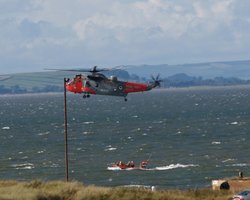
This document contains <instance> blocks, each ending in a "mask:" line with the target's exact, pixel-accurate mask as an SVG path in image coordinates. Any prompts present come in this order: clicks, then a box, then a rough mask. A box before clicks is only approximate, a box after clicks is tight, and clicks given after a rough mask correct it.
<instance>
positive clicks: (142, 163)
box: [140, 161, 148, 169]
mask: <svg viewBox="0 0 250 200" xmlns="http://www.w3.org/2000/svg"><path fill="white" fill-rule="evenodd" d="M147 164H148V161H142V162H141V163H140V168H143V169H145V168H146V167H147Z"/></svg>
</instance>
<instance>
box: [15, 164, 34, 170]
mask: <svg viewBox="0 0 250 200" xmlns="http://www.w3.org/2000/svg"><path fill="white" fill-rule="evenodd" d="M11 167H13V168H15V169H33V168H35V166H34V164H32V163H22V164H13V165H11Z"/></svg>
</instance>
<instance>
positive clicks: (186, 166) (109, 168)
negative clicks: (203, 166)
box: [107, 163, 199, 171]
mask: <svg viewBox="0 0 250 200" xmlns="http://www.w3.org/2000/svg"><path fill="white" fill-rule="evenodd" d="M189 167H199V165H194V164H187V165H183V164H179V163H177V164H170V165H167V166H159V167H154V168H145V169H144V168H138V167H135V168H127V169H121V168H120V167H107V170H111V171H120V170H126V171H131V170H143V171H164V170H171V169H177V168H189Z"/></svg>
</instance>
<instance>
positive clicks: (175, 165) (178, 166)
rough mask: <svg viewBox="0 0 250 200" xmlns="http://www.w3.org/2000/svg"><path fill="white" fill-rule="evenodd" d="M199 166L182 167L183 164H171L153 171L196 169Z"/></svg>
mask: <svg viewBox="0 0 250 200" xmlns="http://www.w3.org/2000/svg"><path fill="white" fill-rule="evenodd" d="M198 166H199V165H194V164H188V165H183V164H179V163H177V164H171V165H167V166H162V167H156V168H155V170H170V169H176V168H187V167H198Z"/></svg>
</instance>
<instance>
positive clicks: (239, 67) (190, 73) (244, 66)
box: [0, 61, 250, 94]
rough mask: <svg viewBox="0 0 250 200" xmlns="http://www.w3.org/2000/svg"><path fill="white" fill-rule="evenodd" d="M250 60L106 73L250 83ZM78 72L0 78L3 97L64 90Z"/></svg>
mask: <svg viewBox="0 0 250 200" xmlns="http://www.w3.org/2000/svg"><path fill="white" fill-rule="evenodd" d="M249 66H250V61H233V62H216V63H198V64H185V65H172V66H171V65H141V66H126V67H125V69H126V71H125V70H115V71H112V72H106V76H111V75H115V76H117V77H118V78H119V79H120V80H125V81H126V80H127V81H135V82H144V83H145V82H150V81H152V79H151V78H150V75H154V76H156V75H157V74H158V73H159V74H160V79H161V80H162V84H161V85H162V86H163V87H189V86H203V85H204V86H205V85H210V86H223V85H239V84H250V81H249V80H248V79H250V67H249ZM74 76H75V73H73V72H62V71H46V72H36V73H20V74H10V75H4V76H0V94H9V93H30V92H33V93H37V92H56V91H63V78H64V77H67V78H73V77H74Z"/></svg>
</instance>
